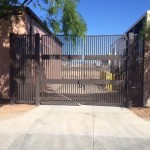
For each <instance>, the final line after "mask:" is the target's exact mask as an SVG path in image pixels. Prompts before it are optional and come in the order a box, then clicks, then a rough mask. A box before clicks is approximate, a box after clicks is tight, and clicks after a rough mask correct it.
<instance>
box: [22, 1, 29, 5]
mask: <svg viewBox="0 0 150 150" xmlns="http://www.w3.org/2000/svg"><path fill="white" fill-rule="evenodd" d="M28 1H29V0H24V1H23V3H22V4H21V6H24V5H25V4H26V3H27V2H28Z"/></svg>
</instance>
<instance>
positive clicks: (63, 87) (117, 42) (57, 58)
mask: <svg viewBox="0 0 150 150" xmlns="http://www.w3.org/2000/svg"><path fill="white" fill-rule="evenodd" d="M58 38H59V39H60V41H61V42H62V43H63V46H62V50H61V49H59V50H58V49H57V48H56V47H55V46H51V39H50V37H49V36H42V66H43V67H42V68H43V69H44V73H45V74H44V75H43V78H42V93H41V103H42V104H60V105H62V104H65V105H80V104H90V105H124V104H125V103H126V86H127V85H126V79H127V78H126V77H127V71H126V69H127V68H126V67H127V66H126V64H127V62H126V50H127V47H126V42H127V38H126V35H113V36H111V35H110V36H109V35H107V36H86V37H85V38H84V39H80V38H78V37H76V38H75V41H74V42H72V41H71V39H70V38H69V37H64V36H58Z"/></svg>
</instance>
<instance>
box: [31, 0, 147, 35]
mask: <svg viewBox="0 0 150 150" xmlns="http://www.w3.org/2000/svg"><path fill="white" fill-rule="evenodd" d="M31 9H33V10H34V12H35V13H36V14H37V15H38V16H39V17H41V16H44V15H43V14H42V13H41V12H40V11H37V10H36V9H35V8H32V7H31ZM147 10H150V0H80V3H79V6H78V11H79V12H80V14H81V15H82V16H83V18H84V19H85V21H86V23H87V27H88V31H87V34H88V35H105V34H123V33H124V32H125V31H126V30H127V29H128V28H129V27H131V25H133V24H134V23H135V22H136V21H137V20H138V19H139V18H140V17H141V16H142V15H143V14H144V13H146V11H147Z"/></svg>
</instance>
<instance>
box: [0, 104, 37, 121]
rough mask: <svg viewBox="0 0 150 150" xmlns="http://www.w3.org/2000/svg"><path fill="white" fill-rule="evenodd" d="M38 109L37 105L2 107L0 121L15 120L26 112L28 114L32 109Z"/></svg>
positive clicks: (0, 108)
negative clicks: (14, 118)
mask: <svg viewBox="0 0 150 150" xmlns="http://www.w3.org/2000/svg"><path fill="white" fill-rule="evenodd" d="M34 108H36V106H35V105H23V104H22V105H20V104H14V105H9V104H7V105H1V106H0V120H4V119H9V118H13V117H16V116H19V115H22V114H23V113H25V112H28V111H30V110H32V109H34Z"/></svg>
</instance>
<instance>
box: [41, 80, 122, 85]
mask: <svg viewBox="0 0 150 150" xmlns="http://www.w3.org/2000/svg"><path fill="white" fill-rule="evenodd" d="M42 83H43V84H95V85H105V84H113V85H122V84H125V81H124V80H114V81H113V80H98V79H97V80H96V79H90V80H87V79H45V80H43V81H42Z"/></svg>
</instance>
